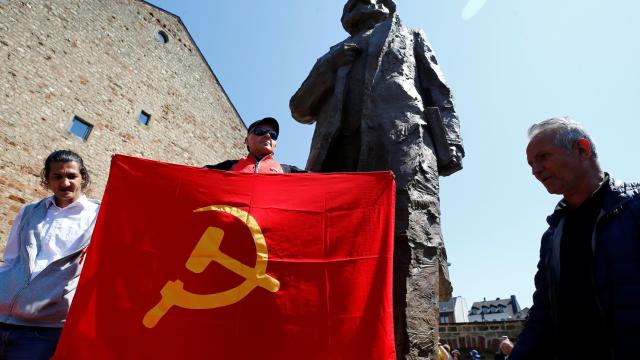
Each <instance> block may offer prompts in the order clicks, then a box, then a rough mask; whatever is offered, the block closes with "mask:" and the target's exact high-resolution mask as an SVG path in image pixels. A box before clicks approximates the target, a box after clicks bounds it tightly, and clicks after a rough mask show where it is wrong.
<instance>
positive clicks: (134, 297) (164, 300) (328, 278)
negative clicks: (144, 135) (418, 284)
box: [54, 155, 395, 360]
mask: <svg viewBox="0 0 640 360" xmlns="http://www.w3.org/2000/svg"><path fill="white" fill-rule="evenodd" d="M394 197H395V185H394V182H393V177H392V175H391V173H390V172H374V173H358V174H295V175H293V174H284V175H260V174H240V173H235V172H223V171H215V170H208V169H204V168H194V167H188V166H180V165H172V164H166V163H160V162H155V161H149V160H143V159H137V158H132V157H127V156H121V155H118V156H115V157H114V158H113V160H112V164H111V172H110V174H109V181H108V184H107V187H106V191H105V195H104V199H103V203H102V206H101V209H100V214H99V217H98V222H97V224H96V228H95V231H94V233H93V240H92V243H91V246H90V248H89V251H88V253H87V257H86V260H85V261H86V262H85V267H84V270H83V273H82V277H81V279H80V284H79V287H78V290H77V292H76V295H75V299H74V302H73V307H72V308H71V311H70V313H69V317H68V319H67V324H66V326H65V328H64V331H63V333H62V337H61V340H60V343H59V345H58V349H57V351H56V354H55V357H54V359H221V360H226V359H234V360H235V359H240V360H243V359H247V360H249V359H251V360H254V359H305V360H308V359H322V360H326V359H332V360H333V359H366V360H375V359H384V360H388V359H395V350H394V338H393V319H392V295H391V287H392V278H391V276H392V256H393V254H392V248H393V246H392V241H393V219H394V213H393V212H394V210H393V209H394V201H395V198H394Z"/></svg>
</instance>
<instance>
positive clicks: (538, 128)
mask: <svg viewBox="0 0 640 360" xmlns="http://www.w3.org/2000/svg"><path fill="white" fill-rule="evenodd" d="M548 131H552V132H554V133H555V135H556V138H555V143H556V145H558V146H560V147H563V148H565V149H567V150H571V149H572V148H573V145H574V144H575V143H576V141H578V140H580V139H585V140H587V141H588V142H589V144H590V145H591V155H592V157H593V158H594V159H597V158H598V153H597V152H596V144H594V143H593V140H591V136H590V135H589V133H588V132H587V130H586V129H585V128H584V127H583V126H582V125H580V124H579V123H577V122H575V121H574V120H573V119H571V118H569V117H568V116H563V117H553V118H551V119H547V120H543V121H541V122H539V123H537V124H533V125H531V127H530V128H529V131H528V134H529V140H531V139H533V138H534V137H536V136H537V135H539V134H541V133H543V132H548Z"/></svg>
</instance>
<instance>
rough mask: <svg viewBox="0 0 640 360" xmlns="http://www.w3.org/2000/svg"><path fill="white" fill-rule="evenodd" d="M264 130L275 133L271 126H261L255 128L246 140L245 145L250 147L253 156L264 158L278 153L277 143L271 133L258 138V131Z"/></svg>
mask: <svg viewBox="0 0 640 360" xmlns="http://www.w3.org/2000/svg"><path fill="white" fill-rule="evenodd" d="M258 128H262V129H266V130H268V131H275V129H274V128H273V126H271V124H261V125H259V126H257V127H255V128H254V129H253V130H251V132H250V133H249V135H247V137H246V138H245V139H244V143H245V145H247V147H249V152H250V153H251V154H252V155H253V156H257V157H262V156H265V155H269V154H273V153H274V152H275V151H276V146H277V141H276V140H275V139H273V138H271V135H269V132H266V133H265V134H263V135H261V136H258V135H256V134H255V131H256V129H258Z"/></svg>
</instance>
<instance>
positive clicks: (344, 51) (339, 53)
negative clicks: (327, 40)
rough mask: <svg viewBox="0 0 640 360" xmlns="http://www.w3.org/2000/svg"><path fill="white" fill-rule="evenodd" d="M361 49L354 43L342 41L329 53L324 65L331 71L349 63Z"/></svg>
mask: <svg viewBox="0 0 640 360" xmlns="http://www.w3.org/2000/svg"><path fill="white" fill-rule="evenodd" d="M360 52H362V50H361V49H360V48H359V47H358V45H356V44H351V43H344V44H342V45H340V46H339V47H337V48H336V49H334V50H333V51H332V52H330V53H329V57H328V58H327V60H326V61H325V65H326V66H327V67H328V68H329V69H330V70H332V71H335V70H337V69H338V68H339V67H341V66H344V65H347V64H351V63H353V62H354V61H355V59H356V58H357V57H358V55H360Z"/></svg>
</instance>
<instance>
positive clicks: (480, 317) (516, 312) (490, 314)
mask: <svg viewBox="0 0 640 360" xmlns="http://www.w3.org/2000/svg"><path fill="white" fill-rule="evenodd" d="M527 313H528V308H525V309H524V310H521V309H520V305H518V300H516V296H515V295H511V297H510V298H508V299H500V298H497V299H495V300H490V301H486V300H485V301H478V302H474V303H473V305H472V306H471V310H469V322H485V321H504V320H519V319H524V318H526V316H527Z"/></svg>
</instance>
